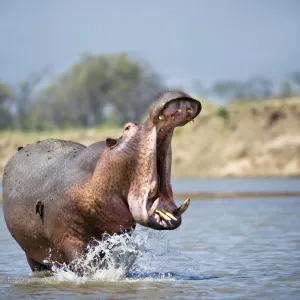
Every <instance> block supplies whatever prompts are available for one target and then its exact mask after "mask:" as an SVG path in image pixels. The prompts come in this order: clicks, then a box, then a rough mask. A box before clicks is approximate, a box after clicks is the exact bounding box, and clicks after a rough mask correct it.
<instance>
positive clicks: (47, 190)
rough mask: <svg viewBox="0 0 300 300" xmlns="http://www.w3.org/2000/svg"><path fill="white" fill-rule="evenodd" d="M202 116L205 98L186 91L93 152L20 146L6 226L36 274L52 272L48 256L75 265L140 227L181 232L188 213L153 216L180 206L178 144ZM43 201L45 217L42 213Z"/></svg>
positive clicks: (7, 191)
mask: <svg viewBox="0 0 300 300" xmlns="http://www.w3.org/2000/svg"><path fill="white" fill-rule="evenodd" d="M200 111H201V104H200V102H199V101H197V100H195V99H193V98H191V97H190V96H189V95H187V94H185V93H182V92H176V91H173V92H166V93H163V94H162V95H160V96H159V97H158V99H157V100H156V101H155V102H154V103H153V104H152V106H151V107H150V111H149V118H148V119H147V120H146V121H145V122H144V123H143V124H141V125H138V124H135V123H132V122H129V123H127V124H126V125H125V126H124V129H123V135H122V136H121V137H120V138H118V139H113V138H107V139H106V141H103V142H97V143H94V144H92V145H90V146H88V147H85V146H84V145H81V144H78V143H74V142H71V141H63V140H57V139H47V140H44V141H41V142H37V143H35V144H31V145H27V146H26V147H24V148H22V149H20V151H18V152H17V153H16V154H15V155H14V156H13V157H12V158H11V159H10V160H9V161H8V163H7V165H6V166H5V170H4V177H3V211H4V217H5V221H6V224H7V227H8V229H9V231H10V233H11V235H12V236H13V238H14V239H15V240H16V241H17V243H18V244H19V245H20V247H21V248H22V249H23V250H24V252H25V254H26V257H27V260H28V263H29V265H30V267H31V269H32V270H33V271H41V270H47V269H49V267H48V266H47V264H45V263H44V259H46V258H49V253H51V256H50V259H51V260H52V261H55V262H57V263H66V264H69V263H71V262H72V261H73V260H74V259H76V258H81V257H82V255H84V253H85V249H86V247H87V245H88V244H89V243H90V242H91V241H92V240H93V239H94V238H96V239H101V237H102V235H103V233H104V232H107V233H109V234H112V233H117V234H119V233H122V232H124V231H129V230H132V229H133V228H134V227H135V225H136V223H139V224H141V225H143V226H147V227H150V228H153V229H157V230H172V229H176V228H178V227H179V226H180V224H181V221H182V220H181V215H180V214H178V215H177V216H176V217H175V219H171V220H169V219H166V218H164V217H161V216H160V215H159V214H157V213H155V212H154V213H152V214H150V215H149V214H148V210H149V209H150V208H151V207H152V205H153V203H154V202H155V200H156V199H159V200H157V202H158V201H159V202H158V206H157V209H158V210H161V209H165V211H168V212H170V213H171V214H172V213H173V212H174V211H175V209H176V208H177V206H176V204H175V202H174V199H173V193H172V188H171V184H170V173H171V161H172V155H171V139H172V135H173V131H174V128H175V127H176V126H183V125H185V124H186V123H187V122H189V121H191V120H192V119H194V118H195V117H196V116H197V115H198V114H199V113H200ZM37 203H42V207H43V210H44V211H43V214H41V213H40V214H39V213H36V207H38V206H37Z"/></svg>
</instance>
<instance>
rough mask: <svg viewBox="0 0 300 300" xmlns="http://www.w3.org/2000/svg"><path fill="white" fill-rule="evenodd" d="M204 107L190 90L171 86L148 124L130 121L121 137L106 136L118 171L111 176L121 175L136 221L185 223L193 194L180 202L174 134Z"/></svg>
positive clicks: (166, 225) (164, 225)
mask: <svg viewBox="0 0 300 300" xmlns="http://www.w3.org/2000/svg"><path fill="white" fill-rule="evenodd" d="M200 111H201V103H200V102H199V101H197V100H195V99H193V98H192V97H190V96H189V95H187V94H185V93H183V92H179V91H172V92H165V93H163V94H162V95H160V96H159V97H158V99H157V100H156V101H155V102H154V103H153V104H152V106H151V107H150V111H149V117H148V119H147V120H146V121H145V122H144V123H143V124H140V125H138V124H136V123H132V122H129V123H127V124H126V125H125V126H124V129H123V135H122V137H121V138H119V139H110V138H109V139H107V140H106V144H107V146H108V149H109V150H108V151H109V152H108V153H109V156H110V158H109V161H110V162H111V169H113V170H114V172H115V176H114V177H111V178H112V179H111V180H114V181H115V180H118V183H116V184H117V185H118V186H120V189H121V190H122V192H121V193H122V199H123V200H124V202H125V205H126V207H127V209H128V213H130V215H131V216H132V218H133V220H134V221H135V222H137V223H139V224H141V225H143V226H147V227H151V228H153V229H158V230H168V229H169V230H171V229H176V228H177V227H178V226H180V224H181V215H182V214H183V213H184V211H185V210H186V209H187V207H188V205H189V199H187V200H186V201H185V203H184V204H183V205H182V206H181V207H179V208H178V207H177V206H176V204H175V202H174V199H173V192H172V187H171V183H170V175H171V163H172V153H171V140H172V136H173V131H174V129H175V127H176V126H183V125H185V124H186V123H188V122H190V121H192V120H193V119H194V118H195V117H196V116H197V115H198V114H199V113H200ZM116 172H117V173H118V174H116ZM116 178H117V179H116Z"/></svg>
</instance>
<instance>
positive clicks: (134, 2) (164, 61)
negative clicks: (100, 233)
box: [0, 0, 300, 87]
mask: <svg viewBox="0 0 300 300" xmlns="http://www.w3.org/2000/svg"><path fill="white" fill-rule="evenodd" d="M299 16H300V1H298V0H285V1H284V0H282V1H280V0H252V1H250V0H248V1H246V0H244V1H242V0H210V1H208V0H207V1H204V0H185V1H183V0H181V1H179V0H151V1H150V0H106V1H102V0H85V1H83V0H48V1H47V0H43V1H41V0H26V1H24V0H0V36H1V47H0V80H5V81H8V82H10V83H17V82H18V81H20V80H22V79H24V78H26V77H27V76H28V75H29V74H30V73H32V72H35V71H40V70H41V69H42V68H43V67H44V66H45V65H47V64H51V65H52V68H53V72H54V74H57V73H59V72H62V71H65V70H66V69H67V68H69V67H70V66H71V65H72V64H73V63H74V62H76V61H77V60H78V59H79V58H80V55H81V54H83V53H84V52H90V53H111V52H120V51H128V52H132V53H138V54H139V55H140V56H142V57H143V58H145V59H147V60H148V61H149V62H150V63H151V64H152V65H153V67H154V68H155V70H157V71H158V72H159V73H161V74H162V75H163V76H164V77H165V79H166V80H167V82H170V83H172V84H178V85H182V86H186V87H190V86H191V82H192V81H193V80H201V81H203V82H204V84H206V85H207V84H210V83H211V82H213V81H216V80H219V79H244V78H246V77H248V76H250V75H253V74H264V75H268V76H270V77H271V78H278V77H281V76H284V75H285V74H286V73H289V72H292V71H295V70H300V54H299V53H300V42H299V35H300V17H299Z"/></svg>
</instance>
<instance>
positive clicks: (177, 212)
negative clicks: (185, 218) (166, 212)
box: [173, 197, 191, 216]
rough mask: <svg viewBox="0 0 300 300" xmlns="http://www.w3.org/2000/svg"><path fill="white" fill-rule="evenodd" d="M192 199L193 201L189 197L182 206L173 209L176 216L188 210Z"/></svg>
mask: <svg viewBox="0 0 300 300" xmlns="http://www.w3.org/2000/svg"><path fill="white" fill-rule="evenodd" d="M190 201H191V198H190V197H188V198H187V199H186V200H185V201H184V203H183V204H182V205H181V206H180V207H178V208H176V209H175V210H174V211H173V214H174V216H180V215H182V214H183V213H184V212H185V211H186V210H187V208H188V207H189V204H190Z"/></svg>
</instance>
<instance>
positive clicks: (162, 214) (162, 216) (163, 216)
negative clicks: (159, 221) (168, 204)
mask: <svg viewBox="0 0 300 300" xmlns="http://www.w3.org/2000/svg"><path fill="white" fill-rule="evenodd" d="M155 212H156V213H157V214H158V215H159V216H160V217H161V218H163V219H165V220H166V221H171V218H169V217H168V216H167V215H165V214H164V213H163V212H161V211H160V210H158V209H157V210H156V211H155Z"/></svg>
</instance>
